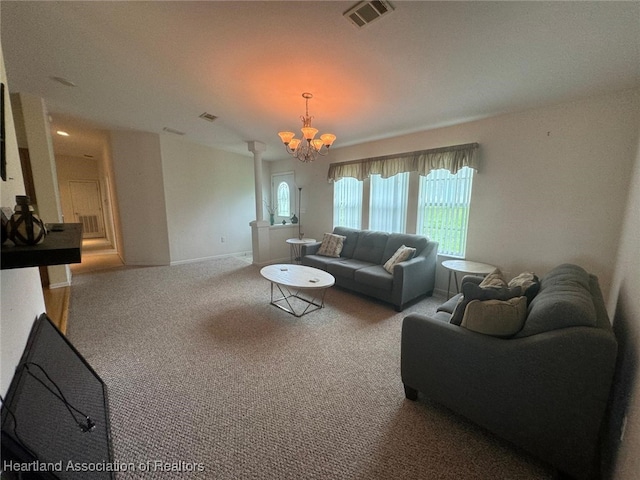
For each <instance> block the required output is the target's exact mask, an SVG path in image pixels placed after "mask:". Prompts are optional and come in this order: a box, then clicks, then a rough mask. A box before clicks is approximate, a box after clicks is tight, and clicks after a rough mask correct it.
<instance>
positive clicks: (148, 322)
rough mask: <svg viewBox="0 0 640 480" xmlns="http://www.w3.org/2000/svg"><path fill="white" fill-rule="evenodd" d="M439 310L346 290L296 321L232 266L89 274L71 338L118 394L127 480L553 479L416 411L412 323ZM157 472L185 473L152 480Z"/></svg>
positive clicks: (500, 446) (438, 414)
mask: <svg viewBox="0 0 640 480" xmlns="http://www.w3.org/2000/svg"><path fill="white" fill-rule="evenodd" d="M441 302H442V299H427V300H424V301H422V302H419V303H417V304H415V305H413V306H411V307H410V308H408V309H407V310H405V312H403V313H397V312H395V311H394V310H393V308H392V307H391V306H389V305H386V304H383V303H379V302H375V301H372V300H370V299H367V298H365V297H362V296H358V295H354V294H352V293H349V292H347V291H344V290H340V289H337V288H335V287H334V288H332V289H331V290H329V291H328V292H327V296H326V307H325V308H324V309H322V310H320V311H316V312H313V313H311V314H309V315H307V316H304V317H303V318H301V319H297V318H295V317H293V316H291V315H289V314H287V313H285V312H283V311H281V310H279V309H277V308H275V307H273V306H271V305H269V283H268V282H267V281H266V280H264V279H263V278H262V277H261V276H260V274H259V269H258V268H257V267H255V266H253V265H248V264H247V263H246V262H243V261H242V260H238V259H236V258H224V259H219V260H213V261H207V262H202V263H197V264H189V265H181V266H174V267H150V268H120V269H111V270H105V271H101V272H95V273H88V274H83V275H77V276H75V277H74V281H73V286H72V295H71V310H70V316H69V328H68V336H69V338H70V340H71V341H72V342H73V344H74V345H75V346H76V347H77V348H78V349H79V350H80V352H81V353H82V354H83V355H84V356H85V357H86V359H87V360H88V361H89V363H90V364H91V365H92V366H93V367H94V369H95V370H96V371H97V372H98V374H99V375H101V376H102V378H103V380H104V381H105V383H106V384H107V386H108V389H109V402H110V409H111V421H112V425H111V429H112V436H113V445H114V456H115V460H116V461H117V462H122V463H129V462H131V463H132V464H133V467H135V469H134V468H129V469H128V471H125V472H120V473H118V475H117V478H118V479H138V478H140V479H165V478H166V479H169V478H198V479H220V480H225V479H229V480H231V479H265V480H267V479H269V480H271V479H296V480H297V479H362V480H364V479H385V480H386V479H411V480H416V479H518V478H520V479H538V478H552V471H551V470H549V469H547V468H546V467H545V466H543V465H541V464H540V463H538V462H537V461H535V460H533V459H531V458H530V457H528V456H527V455H526V454H524V453H523V452H521V451H518V450H516V449H514V448H513V447H511V446H510V445H508V444H506V443H504V442H502V441H500V440H498V439H496V438H495V437H493V436H492V435H491V434H489V433H487V432H485V431H483V430H482V429H480V428H478V427H475V426H474V425H472V424H470V423H468V422H467V421H465V420H464V419H462V418H460V417H458V416H456V415H454V414H452V413H451V412H449V411H448V410H446V409H444V408H442V407H440V406H438V405H435V404H432V403H430V402H429V401H428V399H426V398H424V397H422V396H421V397H420V399H419V401H418V402H411V401H409V400H406V399H405V398H404V393H403V388H402V383H401V381H400V329H401V323H402V318H403V316H404V315H406V314H407V313H408V312H410V311H423V312H427V313H428V312H433V311H434V310H435V307H436V305H437V304H439V303H441ZM452 355H455V352H452ZM155 461H160V462H166V463H168V465H163V467H162V468H163V469H166V468H177V469H180V470H182V472H163V471H159V469H157V468H155V471H151V472H149V471H141V469H140V464H141V463H142V464H144V466H145V468H146V466H149V465H150V466H151V467H152V468H151V469H152V470H154V468H153V467H154V465H155V464H154V463H153V462H155ZM147 462H152V463H147ZM194 465H195V466H194ZM194 469H195V470H199V469H201V470H204V471H201V472H200V471H192V470H194Z"/></svg>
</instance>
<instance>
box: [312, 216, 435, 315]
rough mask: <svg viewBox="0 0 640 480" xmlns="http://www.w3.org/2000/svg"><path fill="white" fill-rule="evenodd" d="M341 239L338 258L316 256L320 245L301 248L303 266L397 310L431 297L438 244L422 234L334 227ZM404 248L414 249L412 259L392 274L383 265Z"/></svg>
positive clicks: (341, 285) (400, 265)
mask: <svg viewBox="0 0 640 480" xmlns="http://www.w3.org/2000/svg"><path fill="white" fill-rule="evenodd" d="M333 233H335V234H337V235H342V236H344V237H346V238H345V240H344V247H343V249H342V252H341V254H340V257H339V258H334V257H326V256H322V255H318V254H317V252H318V250H319V248H320V245H321V244H320V242H318V243H313V244H308V245H303V246H302V249H301V255H302V258H301V262H302V264H303V265H307V266H310V267H315V268H319V269H321V270H325V271H327V272H329V273H331V274H332V275H333V276H334V277H335V279H336V285H338V286H340V287H344V288H348V289H350V290H353V291H355V292H359V293H363V294H365V295H369V296H371V297H375V298H378V299H380V300H383V301H385V302H389V303H391V304H393V305H394V307H395V308H396V310H397V311H402V310H403V308H404V306H405V305H406V304H407V303H408V302H410V301H412V300H415V299H417V298H418V297H421V296H424V295H431V294H432V292H433V287H434V285H435V279H436V256H437V252H438V243H437V242H433V241H430V240H429V239H428V238H427V237H424V236H422V235H411V234H404V233H385V232H376V231H371V230H357V229H353V228H346V227H335V228H334V230H333ZM402 245H405V246H407V247H412V248H415V249H416V253H415V255H414V256H413V258H411V259H409V260H406V261H404V262H401V263H399V264H397V265H396V266H395V268H394V270H393V274H391V273H389V272H387V271H386V270H385V269H384V268H383V265H384V264H385V262H386V261H387V260H389V258H391V256H392V255H393V254H394V253H395V252H396V250H397V249H398V248H399V247H400V246H402Z"/></svg>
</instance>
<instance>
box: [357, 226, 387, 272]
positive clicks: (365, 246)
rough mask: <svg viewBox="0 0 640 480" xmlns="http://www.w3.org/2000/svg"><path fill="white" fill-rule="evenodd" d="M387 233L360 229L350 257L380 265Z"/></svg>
mask: <svg viewBox="0 0 640 480" xmlns="http://www.w3.org/2000/svg"><path fill="white" fill-rule="evenodd" d="M389 235H390V234H389V233H385V232H373V231H370V230H363V231H361V232H360V235H358V242H357V243H356V249H355V251H354V252H353V257H352V258H355V259H357V260H362V261H363V262H369V263H373V264H375V265H382V264H383V262H382V254H383V253H384V249H385V247H386V246H387V241H388V240H389Z"/></svg>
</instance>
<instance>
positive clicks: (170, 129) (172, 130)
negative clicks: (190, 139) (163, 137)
mask: <svg viewBox="0 0 640 480" xmlns="http://www.w3.org/2000/svg"><path fill="white" fill-rule="evenodd" d="M162 130H164V131H165V132H168V133H173V134H175V135H184V134H185V133H184V132H181V131H180V130H175V129H173V128H169V127H164V128H163V129H162Z"/></svg>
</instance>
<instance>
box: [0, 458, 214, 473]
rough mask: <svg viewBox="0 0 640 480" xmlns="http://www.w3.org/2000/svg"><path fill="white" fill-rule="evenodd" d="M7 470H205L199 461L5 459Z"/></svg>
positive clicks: (3, 466) (5, 469)
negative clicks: (136, 461) (24, 460)
mask: <svg viewBox="0 0 640 480" xmlns="http://www.w3.org/2000/svg"><path fill="white" fill-rule="evenodd" d="M2 470H3V471H5V472H204V471H205V470H206V468H205V466H204V464H202V463H197V462H165V461H162V460H147V461H146V462H139V463H133V462H131V463H124V462H74V461H73V460H69V461H68V462H66V463H65V462H63V461H62V460H60V461H59V462H40V461H38V460H35V461H33V462H15V461H11V460H9V461H7V460H3V462H2Z"/></svg>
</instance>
